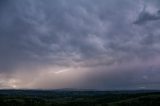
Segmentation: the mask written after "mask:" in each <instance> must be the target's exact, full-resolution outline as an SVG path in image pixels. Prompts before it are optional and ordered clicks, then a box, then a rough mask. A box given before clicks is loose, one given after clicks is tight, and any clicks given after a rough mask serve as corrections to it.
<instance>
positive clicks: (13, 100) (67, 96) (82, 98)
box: [0, 90, 160, 106]
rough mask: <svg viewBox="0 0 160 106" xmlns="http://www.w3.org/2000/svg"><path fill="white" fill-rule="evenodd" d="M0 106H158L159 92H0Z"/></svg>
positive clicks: (159, 105)
mask: <svg viewBox="0 0 160 106" xmlns="http://www.w3.org/2000/svg"><path fill="white" fill-rule="evenodd" d="M0 106H160V92H159V91H63V90H60V91H59V90H53V91H52V90H50V91H44V90H0Z"/></svg>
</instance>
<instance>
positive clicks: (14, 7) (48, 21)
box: [0, 0, 160, 89]
mask: <svg viewBox="0 0 160 106" xmlns="http://www.w3.org/2000/svg"><path fill="white" fill-rule="evenodd" d="M157 3H158V1H157V0H153V1H148V2H146V4H147V6H146V7H145V11H141V8H142V7H143V6H142V5H144V4H141V2H140V1H139V0H134V1H133V0H123V1H119V0H107V1H106V0H101V1H98V0H78V1H75V0H68V1H66V0H54V1H53V0H45V1H44V0H27V1H22V0H14V1H13V0H2V1H0V14H1V15H0V75H2V76H5V75H9V76H8V77H3V78H2V77H1V80H5V79H7V80H6V82H0V86H2V87H4V86H5V87H14V86H18V87H28V88H38V87H39V88H52V87H53V88H58V87H66V86H67V87H76V86H78V87H84V88H87V87H88V88H91V87H93V88H101V89H103V88H104V89H105V88H107V87H108V88H137V86H136V80H135V79H139V80H138V81H137V82H138V83H141V82H142V83H147V82H148V84H149V82H150V81H151V82H156V81H158V80H159V79H158V77H159V76H156V75H157V74H156V73H159V72H158V71H157V70H158V69H159V68H157V69H156V71H155V72H156V73H153V74H152V75H153V76H155V78H157V79H154V80H153V81H152V79H148V80H147V81H145V82H143V79H142V80H141V77H144V78H146V76H145V73H146V72H147V73H149V72H150V71H149V70H148V69H147V68H148V65H151V64H154V65H155V67H157V66H158V65H159V64H158V63H159V61H158V60H155V58H159V53H160V48H159V47H160V46H159V45H160V43H159V41H160V39H159V38H160V36H159V34H160V31H159V27H160V25H159V24H158V22H159V19H160V15H159V10H160V8H159V7H158V6H157ZM135 20H136V21H135ZM153 21H155V22H153ZM133 23H135V24H138V25H135V24H133ZM145 23H147V24H145ZM139 25H141V26H139ZM134 61H136V62H134ZM146 61H149V62H150V61H152V62H153V63H152V62H151V63H149V64H148V63H146ZM141 62H143V63H141ZM122 63H123V64H122ZM128 63H130V64H133V66H132V67H131V68H130V67H128V68H127V69H124V70H123V67H122V66H125V65H126V66H127V65H128ZM137 63H139V64H140V66H141V67H140V66H139V65H138V66H137ZM116 64H117V65H118V66H115V65H116ZM135 64H136V65H135ZM113 67H116V68H115V69H112V68H113ZM139 67H140V68H139ZM108 68H111V69H108ZM134 69H135V70H137V71H134ZM66 70H67V71H66ZM24 73H25V74H24ZM51 73H52V74H51ZM63 73H65V75H64V74H63ZM77 73H79V74H77ZM31 74H32V75H31ZM50 74H51V75H50ZM59 74H60V75H59ZM43 75H46V76H48V77H47V78H44V77H43ZM147 75H149V74H147ZM21 76H23V77H21ZM34 76H37V77H36V78H34ZM27 77H28V78H27ZM61 78H62V79H61ZM130 78H131V79H130ZM147 78H148V77H147ZM30 79H32V80H33V81H30ZM64 79H65V81H66V82H65V81H64ZM67 79H68V80H67ZM83 79H84V80H85V79H86V80H85V81H84V80H83ZM16 81H18V82H16ZM24 82H25V83H26V85H24ZM57 82H60V83H61V84H59V85H58V84H57V86H55V85H56V84H55V83H57ZM93 82H95V83H93ZM4 83H6V84H4ZM76 83H77V84H78V85H77V84H76ZM89 85H90V86H89ZM138 87H139V86H138Z"/></svg>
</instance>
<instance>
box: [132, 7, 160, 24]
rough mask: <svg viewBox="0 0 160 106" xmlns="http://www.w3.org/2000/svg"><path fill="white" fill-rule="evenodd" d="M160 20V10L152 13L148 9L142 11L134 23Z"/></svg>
mask: <svg viewBox="0 0 160 106" xmlns="http://www.w3.org/2000/svg"><path fill="white" fill-rule="evenodd" d="M157 20H160V10H159V11H158V12H157V13H156V14H151V13H148V12H146V11H142V12H141V13H140V14H139V16H138V19H137V20H136V21H135V22H134V24H139V25H140V24H145V23H146V22H149V21H157Z"/></svg>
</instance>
